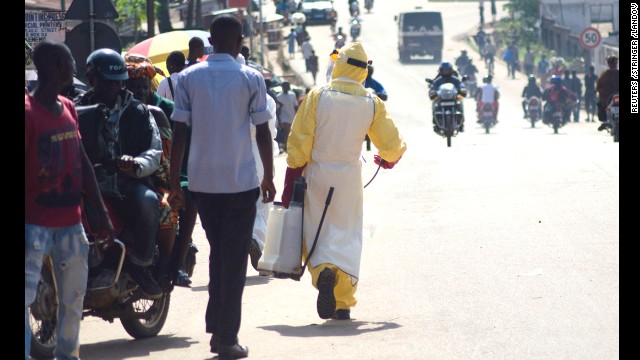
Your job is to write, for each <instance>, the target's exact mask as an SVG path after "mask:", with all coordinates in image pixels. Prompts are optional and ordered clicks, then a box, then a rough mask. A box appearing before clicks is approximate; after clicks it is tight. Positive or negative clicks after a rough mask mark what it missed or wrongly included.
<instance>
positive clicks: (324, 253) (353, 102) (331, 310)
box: [282, 42, 407, 320]
mask: <svg viewBox="0 0 640 360" xmlns="http://www.w3.org/2000/svg"><path fill="white" fill-rule="evenodd" d="M367 62H368V58H367V54H366V53H365V51H364V49H363V47H362V45H361V44H360V43H358V42H355V43H350V44H348V45H346V46H344V47H343V48H342V49H340V51H339V53H338V56H337V59H336V62H335V66H334V68H333V71H332V73H331V81H330V82H329V83H328V84H326V85H324V86H323V87H316V88H314V89H312V90H311V91H310V92H309V93H308V94H307V95H306V96H305V98H304V100H303V101H302V103H301V104H300V107H299V108H298V111H297V113H296V116H295V118H294V120H293V123H292V125H291V132H290V134H289V140H288V141H287V171H286V175H285V185H284V191H283V194H282V203H283V205H284V206H285V207H288V206H289V202H290V200H291V197H292V192H293V181H294V180H295V179H296V178H298V177H299V176H301V175H304V177H305V179H306V181H307V191H306V193H305V198H304V234H303V238H304V242H303V257H304V258H305V259H306V257H307V254H308V253H307V251H308V250H310V249H311V248H312V246H313V241H314V239H315V235H316V231H317V229H318V224H319V223H320V219H321V217H322V213H323V211H324V207H325V201H326V199H327V194H328V192H329V188H330V187H333V188H334V192H333V197H332V199H331V203H330V206H329V207H328V208H327V213H326V216H325V220H324V223H323V225H322V228H321V232H320V235H319V237H318V241H317V244H316V247H315V249H314V252H313V253H312V254H311V257H310V260H309V264H308V266H309V272H310V273H311V276H312V284H313V286H314V287H316V288H317V289H318V299H317V310H318V315H319V316H320V318H322V319H330V318H334V319H341V320H345V319H350V309H351V308H352V307H353V306H355V305H356V298H355V293H356V290H357V285H358V279H359V277H360V256H361V253H362V228H363V194H362V190H363V184H362V183H363V182H362V172H361V171H362V164H361V162H360V156H361V153H362V145H363V140H364V138H365V135H369V138H370V139H371V141H372V142H373V144H374V145H375V147H376V148H377V149H378V154H377V155H375V156H374V161H375V163H376V164H379V165H380V166H381V167H382V168H384V169H390V168H392V167H393V166H394V165H395V164H396V163H397V162H398V160H400V158H401V157H402V155H403V154H404V152H405V151H406V148H407V147H406V144H405V142H404V140H403V138H402V136H401V135H400V133H399V131H398V128H397V127H396V124H395V123H394V121H393V120H392V119H391V118H390V117H389V114H388V113H387V110H386V109H385V105H384V102H383V101H382V100H380V98H378V97H377V96H375V95H372V94H370V93H369V92H368V91H367V90H366V89H365V88H364V86H363V82H364V80H365V79H366V77H367Z"/></svg>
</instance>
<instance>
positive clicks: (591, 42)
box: [580, 27, 601, 49]
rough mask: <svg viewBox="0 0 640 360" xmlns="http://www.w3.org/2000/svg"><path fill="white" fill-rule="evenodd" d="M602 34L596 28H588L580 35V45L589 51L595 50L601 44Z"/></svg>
mask: <svg viewBox="0 0 640 360" xmlns="http://www.w3.org/2000/svg"><path fill="white" fill-rule="evenodd" d="M600 39H601V37H600V32H599V31H598V29H596V28H592V27H588V28H586V29H584V30H582V32H581V33H580V44H582V46H584V47H585V48H587V49H593V48H595V47H597V46H598V45H599V44H600Z"/></svg>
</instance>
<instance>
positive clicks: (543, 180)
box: [81, 0, 620, 360]
mask: <svg viewBox="0 0 640 360" xmlns="http://www.w3.org/2000/svg"><path fill="white" fill-rule="evenodd" d="M418 4H421V5H422V6H423V7H424V8H425V9H437V10H439V11H442V12H443V19H444V24H445V25H444V28H445V35H446V39H445V55H444V58H448V59H450V60H453V59H454V57H455V56H457V55H458V53H459V49H460V47H461V46H463V45H462V44H460V43H459V42H458V41H457V39H458V38H457V36H458V35H460V34H461V33H464V32H467V31H472V30H473V29H474V28H475V25H474V24H476V23H477V21H478V10H477V6H476V5H475V4H476V3H468V2H464V3H440V2H438V3H424V2H422V1H418V0H409V1H387V0H377V1H375V5H374V9H373V11H372V13H371V14H363V18H364V22H363V30H362V36H361V41H362V43H363V44H364V45H365V49H366V51H367V53H368V55H369V57H370V58H371V59H373V60H374V65H376V74H375V76H374V77H375V78H376V79H378V80H379V81H380V82H381V83H382V84H383V85H384V86H385V88H386V89H387V91H388V92H389V100H388V101H387V102H386V105H387V109H388V111H389V113H390V114H391V116H392V118H393V119H394V120H395V121H396V122H397V124H398V127H399V129H400V131H401V133H402V134H403V135H404V137H405V140H406V142H407V144H408V151H407V153H406V154H405V156H403V158H402V160H401V161H400V163H399V164H398V165H397V166H396V167H395V168H394V169H392V170H381V171H380V172H379V174H378V175H377V177H376V178H375V180H374V181H373V182H372V183H371V185H370V186H369V187H367V188H366V189H365V190H364V197H365V233H366V235H367V236H366V238H365V244H364V249H363V257H362V270H361V279H360V283H359V286H358V293H357V298H358V300H359V302H358V304H357V306H356V307H355V308H354V309H353V310H352V317H353V320H351V321H337V320H329V321H325V320H321V319H320V318H318V316H317V314H316V309H315V301H316V296H317V291H316V290H315V289H314V288H313V287H312V286H311V283H310V282H311V281H310V277H309V276H308V275H305V276H304V277H303V278H302V279H301V281H300V282H295V281H292V280H284V279H274V278H269V277H260V276H258V275H257V273H256V272H255V271H254V270H253V269H252V268H250V269H249V270H248V274H247V275H248V277H247V283H246V289H245V293H244V298H243V322H242V327H241V330H240V334H239V338H240V342H241V343H242V344H246V345H248V346H249V348H250V352H249V353H250V358H252V359H310V360H315V359H318V360H329V359H330V360H351V359H355V360H360V359H374V360H381V359H411V360H413V359H491V360H493V359H580V360H582V359H598V360H599V359H617V358H619V353H620V348H619V339H620V334H619V324H620V319H619V317H620V311H619V280H620V276H619V275H620V273H619V249H620V248H619V233H618V229H619V220H618V217H619V208H618V204H619V165H618V159H619V147H618V144H617V143H613V142H612V138H611V136H607V135H606V134H604V133H601V132H598V131H596V128H597V124H594V123H585V122H579V123H571V124H568V125H566V126H565V127H563V128H561V129H560V133H559V134H553V130H552V129H551V128H549V127H547V126H543V125H542V124H539V125H538V126H537V127H536V128H531V126H530V124H529V123H527V122H526V121H525V120H523V119H522V111H521V107H520V97H519V95H520V93H521V91H522V88H523V87H524V85H525V83H526V78H525V76H524V75H522V74H519V76H518V77H517V78H516V79H515V80H512V79H508V78H507V76H506V73H507V71H506V67H504V66H503V64H501V63H498V64H497V66H496V77H495V81H494V82H495V83H496V84H497V85H498V86H499V87H500V90H501V92H502V98H501V101H500V115H499V120H500V123H499V124H498V125H497V126H496V127H495V128H494V129H492V132H491V133H490V134H485V133H484V130H483V129H482V128H480V127H479V126H476V124H475V122H474V121H473V120H474V117H473V111H472V109H473V106H474V105H475V104H474V102H473V101H472V100H467V101H466V104H465V106H466V108H465V109H466V110H465V113H466V117H467V126H466V131H465V132H464V133H462V134H459V135H458V136H456V137H455V138H454V139H453V144H452V147H450V148H448V147H447V146H446V140H445V139H444V138H441V137H440V136H438V135H436V134H435V133H434V132H433V130H432V129H431V116H430V106H431V105H430V101H429V100H428V97H427V85H426V83H425V82H424V78H425V77H427V76H433V75H434V74H435V73H436V68H437V65H434V64H429V63H427V62H423V61H416V62H414V63H412V64H400V62H399V61H398V58H397V48H396V32H395V23H394V22H393V15H394V14H396V13H397V12H398V11H400V10H401V9H410V8H412V7H413V6H414V5H418ZM471 4H473V6H471ZM335 6H336V8H337V9H338V11H339V12H341V13H344V12H346V9H347V2H346V0H336V1H335ZM485 6H486V12H487V13H489V3H488V2H487V4H486V5H485ZM499 7H500V6H499ZM500 13H502V11H501V9H500ZM500 13H499V14H500ZM343 21H344V22H345V24H346V19H345V18H340V23H341V22H343ZM340 23H339V24H340ZM345 29H347V28H346V27H345ZM310 33H311V36H312V38H313V41H314V46H315V47H316V50H317V52H318V54H324V53H326V54H328V52H327V51H324V50H326V49H331V47H332V44H333V41H332V39H331V38H330V35H329V29H328V26H314V27H311V30H310ZM298 56H299V55H298ZM323 61H326V59H325V60H323V57H322V56H321V64H320V69H321V71H322V69H326V67H325V66H326V65H324V66H323V64H326V62H324V63H323ZM476 63H479V58H478V57H477V55H476ZM296 64H297V65H296ZM300 64H302V63H301V62H294V63H293V64H292V66H294V67H297V68H298V69H299V68H300V67H301V65H300ZM479 68H480V69H481V71H483V68H482V67H479ZM305 76H306V75H305ZM374 154H375V149H373V150H372V151H370V152H367V151H365V150H364V149H363V157H364V159H365V160H366V163H365V164H364V167H363V179H365V182H366V181H368V179H370V178H371V176H372V175H373V173H374V172H375V169H376V167H375V165H374V164H373V161H372V160H373V155H374ZM275 164H276V172H277V174H276V179H275V181H276V186H277V187H278V191H281V190H282V184H283V177H284V170H285V168H286V163H285V157H284V156H279V157H277V158H276V162H275ZM277 198H279V194H278V195H277ZM194 241H195V243H196V244H197V246H198V247H199V249H200V253H198V263H197V265H196V269H195V274H194V278H193V287H192V288H191V289H184V288H177V289H176V290H175V291H174V292H173V294H172V299H171V300H172V302H171V309H170V312H169V316H168V319H167V322H166V325H165V327H164V328H163V330H162V331H161V333H160V334H159V335H158V336H157V337H155V338H151V339H146V340H134V339H132V338H131V337H130V336H129V335H128V334H127V333H126V332H125V331H124V330H123V328H122V326H121V325H120V324H119V323H118V322H117V321H116V322H115V323H113V324H109V323H107V322H105V321H102V320H100V319H96V318H86V319H85V320H83V322H82V329H81V343H82V347H81V355H82V358H83V359H84V360H107V359H108V360H111V359H163V360H164V359H211V358H213V354H211V353H209V336H208V335H207V334H206V333H205V329H204V311H205V308H206V301H207V282H208V279H207V261H208V260H207V256H208V252H209V247H208V244H207V242H206V239H205V237H204V232H203V231H202V229H201V227H200V226H199V225H198V226H196V230H195V233H194Z"/></svg>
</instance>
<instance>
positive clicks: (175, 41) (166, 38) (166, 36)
mask: <svg viewBox="0 0 640 360" xmlns="http://www.w3.org/2000/svg"><path fill="white" fill-rule="evenodd" d="M194 36H197V37H199V38H201V39H202V41H204V45H205V46H204V53H205V55H204V56H203V57H202V58H200V60H202V59H204V58H206V57H207V56H208V55H209V54H213V46H211V45H210V44H209V36H210V35H209V32H207V31H204V30H175V31H170V32H166V33H162V34H158V35H156V36H154V37H152V38H149V39H147V40H144V41H142V42H139V43H137V44H136V45H134V46H132V47H131V48H129V49H128V50H126V51H124V52H126V53H129V54H140V55H144V56H146V57H147V58H149V60H151V62H153V65H155V66H157V67H159V68H160V69H162V71H164V72H165V74H167V76H169V72H168V71H167V66H166V61H167V56H169V54H170V53H171V52H172V51H176V50H177V51H182V53H183V54H184V56H185V57H186V56H187V55H189V40H191V38H192V37H194ZM158 76H160V75H158ZM160 78H162V77H161V76H160Z"/></svg>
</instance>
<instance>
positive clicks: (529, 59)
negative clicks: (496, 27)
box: [522, 46, 535, 78]
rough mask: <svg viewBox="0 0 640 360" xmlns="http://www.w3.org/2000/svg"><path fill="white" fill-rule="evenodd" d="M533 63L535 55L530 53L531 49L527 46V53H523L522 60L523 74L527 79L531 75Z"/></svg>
mask: <svg viewBox="0 0 640 360" xmlns="http://www.w3.org/2000/svg"><path fill="white" fill-rule="evenodd" d="M534 61H535V54H534V53H533V52H531V48H530V47H529V46H527V52H525V54H524V60H523V62H522V63H523V65H524V72H525V73H526V74H527V78H528V77H529V75H531V74H533V64H534Z"/></svg>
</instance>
